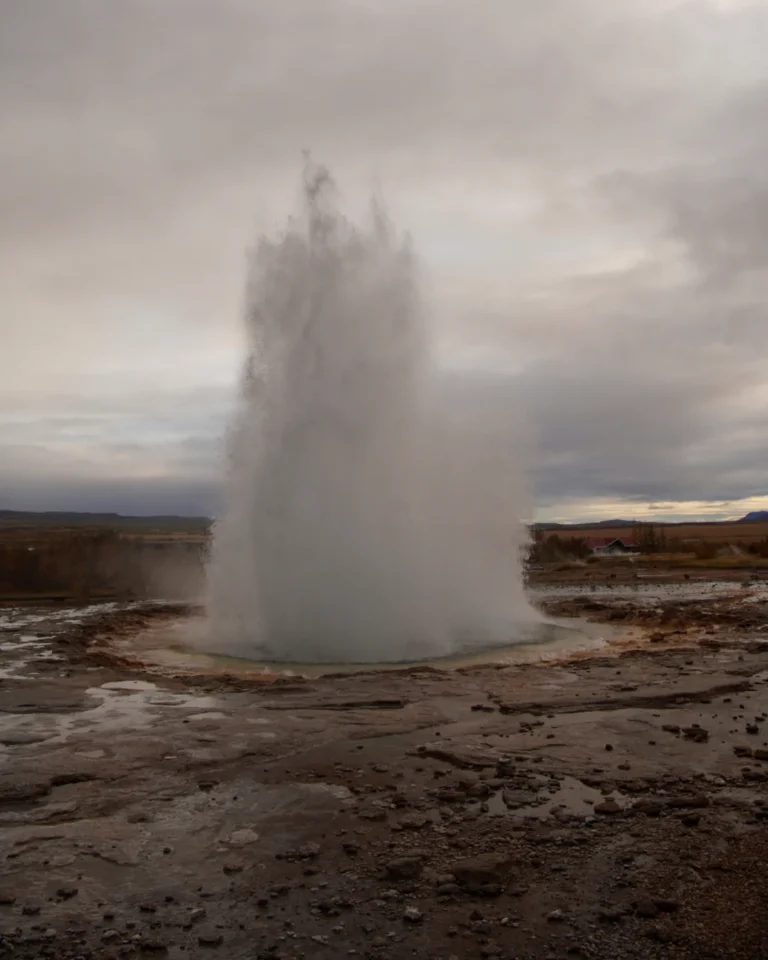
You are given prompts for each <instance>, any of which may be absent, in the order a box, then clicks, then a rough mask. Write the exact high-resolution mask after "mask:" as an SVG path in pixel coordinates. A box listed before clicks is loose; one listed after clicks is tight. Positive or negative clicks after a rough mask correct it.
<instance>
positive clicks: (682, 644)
mask: <svg viewBox="0 0 768 960" xmlns="http://www.w3.org/2000/svg"><path fill="white" fill-rule="evenodd" d="M541 601H542V603H543V604H544V605H545V606H546V607H547V609H549V610H550V611H551V612H553V613H557V614H560V615H565V614H567V615H570V616H573V615H585V616H589V617H591V618H593V619H598V620H603V621H610V622H612V623H617V624H624V623H626V624H631V625H633V627H634V628H635V629H634V631H633V632H632V633H631V634H629V633H628V634H627V637H626V639H625V640H624V641H617V642H616V643H613V644H611V645H609V646H608V647H603V648H602V649H599V650H593V651H591V652H585V651H582V652H581V653H580V654H579V655H578V656H574V657H571V658H570V659H561V660H559V661H556V662H537V663H519V664H511V665H505V666H503V667H498V666H494V665H493V664H485V665H478V666H474V667H472V668H467V669H462V670H453V671H451V670H439V669H435V668H434V667H413V668H410V669H408V670H403V671H394V672H381V671H371V672H368V673H357V674H351V675H344V676H341V675H337V676H332V677H321V678H316V679H311V680H303V679H301V678H286V677H280V678H275V679H272V678H269V677H265V676H248V675H238V676H227V675H225V674H219V675H217V676H204V675H200V676H194V677H190V676H185V677H174V676H172V675H170V674H169V672H168V671H165V672H159V671H150V670H149V669H148V668H146V667H142V664H141V662H140V661H139V660H133V661H131V660H130V658H126V656H125V653H124V648H123V647H120V652H119V653H118V652H116V651H117V649H118V645H116V644H115V642H114V640H115V638H116V637H120V636H123V637H125V636H126V635H127V634H129V633H130V631H132V630H136V629H137V628H138V627H140V626H141V625H142V624H145V623H146V622H148V621H152V620H153V619H157V618H162V617H168V616H170V615H178V611H177V610H175V609H169V608H163V607H146V608H145V607H138V608H137V607H136V606H135V605H134V606H133V607H126V608H121V607H115V606H111V607H105V608H101V609H99V608H97V609H94V610H91V611H57V612H52V611H50V610H48V611H46V610H36V611H24V612H20V611H13V612H11V613H8V611H6V615H5V619H4V620H3V621H2V624H1V626H2V632H1V633H0V677H1V678H2V679H1V680H0V711H1V712H0V743H1V744H2V746H1V747H0V764H1V766H0V857H2V865H3V869H2V873H1V874H0V956H8V957H13V958H29V960H32V958H43V957H46V958H55V960H59V958H61V960H64V958H71V960H73V958H76V957H81V958H87V960H96V958H99V960H107V958H121V957H135V958H140V957H143V956H151V955H154V956H160V957H168V958H175V960H179V958H198V957H217V956H218V957H222V958H233V960H234V958H249V960H293V958H297V960H298V958H317V960H331V958H333V960H336V958H340V957H361V958H373V960H400V958H406V957H414V958H419V960H451V958H453V960H474V958H486V960H489V958H494V957H496V958H500V960H545V958H553V960H560V958H570V957H574V958H592V960H623V958H627V960H629V958H633V960H645V958H656V957H659V958H670V960H694V958H695V960H705V958H709V960H720V958H722V960H725V958H730V960H765V957H766V956H768V894H766V888H767V882H768V866H767V864H768V595H767V594H766V593H765V591H764V587H763V586H762V585H761V584H752V585H749V584H748V585H747V586H743V585H741V584H736V585H731V586H728V587H727V588H725V589H720V588H719V587H716V586H713V587H712V589H711V590H710V589H709V585H707V584H702V585H701V591H700V592H699V593H698V594H697V593H696V591H689V593H681V594H679V595H677V594H675V592H674V591H666V592H665V591H663V590H657V591H656V592H654V590H653V589H651V588H649V589H648V590H645V591H638V592H637V593H636V594H633V593H631V592H628V591H626V590H625V591H622V590H609V589H606V588H605V584H604V585H602V586H601V588H600V589H599V590H597V591H596V592H592V591H591V590H590V589H586V590H582V589H578V590H575V589H574V590H572V591H570V592H569V591H567V590H563V591H560V592H557V591H554V592H551V593H545V594H543V595H542V597H541Z"/></svg>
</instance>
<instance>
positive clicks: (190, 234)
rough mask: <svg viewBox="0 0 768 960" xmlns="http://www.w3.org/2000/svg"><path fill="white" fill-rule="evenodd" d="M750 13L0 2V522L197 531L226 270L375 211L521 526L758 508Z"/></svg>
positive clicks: (216, 420) (647, 7)
mask: <svg viewBox="0 0 768 960" xmlns="http://www.w3.org/2000/svg"><path fill="white" fill-rule="evenodd" d="M766 50H768V0H752V2H749V0H690V2H676V0H546V2H540V3H533V2H530V0H474V2H467V0H322V2H319V0H120V2H110V0H3V2H2V4H0V297H1V298H2V300H1V302H0V333H1V340H0V508H2V507H11V508H19V509H87V510H101V509H112V510H119V511H121V512H136V513H151V512H174V513H204V512H209V511H211V510H214V509H215V503H216V491H217V487H218V475H219V470H220V451H221V437H222V435H223V431H224V428H225V423H226V416H227V411H228V409H229V407H230V404H231V398H232V389H233V382H234V379H235V376H236V372H237V368H238V363H239V359H240V352H241V329H240V315H239V314H240V306H241V291H242V287H243V282H244V261H245V256H244V251H245V249H246V248H247V247H248V246H249V245H250V244H251V243H252V241H253V239H254V237H256V236H257V235H258V234H259V232H261V231H263V230H270V229H272V228H273V227H274V226H275V225H276V224H279V223H280V221H281V219H282V218H283V217H284V216H285V214H286V213H288V212H290V211H291V210H292V208H293V207H294V204H295V200H296V196H297V183H298V179H299V174H300V167H301V151H302V150H303V149H305V148H309V149H311V150H312V152H313V155H314V156H315V157H316V158H317V159H320V160H323V161H324V162H326V163H327V164H328V165H329V166H330V167H331V169H332V170H333V172H334V175H335V176H336V179H337V180H338V182H339V185H340V188H341V191H342V194H343V196H344V197H345V199H346V201H347V202H348V204H349V206H350V209H351V210H352V211H353V212H354V210H355V209H356V208H357V207H358V206H359V205H360V204H361V202H362V198H363V197H364V196H365V194H366V193H367V192H368V191H369V190H370V189H371V188H379V189H381V191H382V192H383V193H384V195H385V196H386V198H387V201H388V203H389V205H390V207H391V209H392V212H393V215H394V217H395V219H396V220H397V222H398V223H399V225H401V226H402V227H404V228H406V229H408V230H410V232H411V233H412V235H413V237H414V241H415V245H416V247H417V249H418V252H419V254H420V255H421V258H422V261H423V265H424V274H425V285H426V295H427V298H428V302H429V303H430V309H431V312H432V316H433V318H434V323H435V329H436V332H437V334H438V336H439V337H440V343H441V355H442V357H443V358H444V362H445V363H446V364H447V365H449V366H451V367H454V368H455V367H459V368H462V369H463V370H465V371H466V375H467V376H471V377H478V378H483V377H486V376H488V375H489V372H490V373H491V374H492V375H493V378H494V383H496V384H499V383H501V384H502V386H501V389H502V391H508V393H509V400H508V402H509V404H510V406H511V407H512V406H514V409H515V411H516V412H517V411H519V410H521V409H522V411H523V412H524V414H525V417H526V418H527V419H528V421H529V424H530V426H531V429H532V430H533V432H534V434H535V437H536V439H537V444H538V455H537V457H536V459H535V462H534V463H533V465H532V466H533V471H532V478H531V481H532V488H533V494H534V497H535V500H536V503H537V505H538V515H539V516H540V517H542V518H548V519H552V518H558V519H562V518H574V517H586V518H592V517H594V518H601V517H602V518H605V517H610V516H616V515H618V516H624V517H639V516H657V517H667V516H670V517H671V516H675V515H679V514H691V515H697V516H731V515H738V514H741V513H743V512H745V511H746V510H747V509H755V508H759V507H766V506H768V502H767V501H766V499H765V493H766V490H767V489H768V483H767V482H766V481H767V478H768V444H766V435H767V433H768V385H767V384H766V358H767V357H768V56H766Z"/></svg>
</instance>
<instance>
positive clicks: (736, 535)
mask: <svg viewBox="0 0 768 960" xmlns="http://www.w3.org/2000/svg"><path fill="white" fill-rule="evenodd" d="M651 526H652V527H653V528H654V529H655V530H656V531H657V533H661V532H663V533H664V534H665V536H666V538H667V540H675V541H686V540H689V541H692V543H698V542H701V541H717V542H721V543H733V544H742V543H743V544H746V543H754V541H755V540H762V539H763V538H764V537H768V523H733V522H731V521H727V522H723V521H719V522H714V521H713V522H711V523H658V524H643V525H642V528H641V529H645V530H648V529H649V528H650V527H651ZM637 529H638V528H636V527H629V526H619V527H601V526H591V527H589V526H584V527H582V526H573V527H562V528H560V529H558V530H545V531H543V536H544V537H551V536H552V535H553V534H557V535H558V536H560V537H563V538H571V537H573V538H581V537H584V538H586V539H589V538H592V537H594V538H606V539H610V540H613V539H615V538H616V537H618V538H620V539H623V538H625V537H626V538H627V539H629V540H633V539H635V535H636V532H637Z"/></svg>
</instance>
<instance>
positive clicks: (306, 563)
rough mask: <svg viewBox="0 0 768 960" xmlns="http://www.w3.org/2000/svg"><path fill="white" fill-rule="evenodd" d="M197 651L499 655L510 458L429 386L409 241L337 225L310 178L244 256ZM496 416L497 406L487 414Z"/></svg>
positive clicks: (515, 541)
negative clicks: (295, 211)
mask: <svg viewBox="0 0 768 960" xmlns="http://www.w3.org/2000/svg"><path fill="white" fill-rule="evenodd" d="M245 319H246V324H247V333H248V341H249V356H248V360H247V364H246V370H245V374H244V376H243V382H242V388H241V396H240V401H239V406H238V409H237V411H236V413H235V416H234V422H233V424H232V431H231V438H230V442H231V462H230V475H229V479H228V488H227V501H226V504H227V505H226V511H225V513H224V515H223V516H222V517H221V518H220V520H219V521H218V522H217V524H216V526H215V530H214V539H213V546H212V551H211V559H210V563H209V571H208V576H209V605H208V613H209V636H208V641H207V644H208V647H209V649H213V650H216V651H219V652H224V653H230V654H236V655H239V656H245V657H249V658H253V659H270V660H281V661H290V662H326V663H330V662H341V661H346V662H355V663H357V662H359V663H363V662H372V661H407V660H419V659H425V658H431V657H441V656H450V655H453V654H458V653H461V652H464V651H467V650H470V649H477V648H480V647H491V646H495V645H499V644H509V643H514V642H515V640H517V639H521V638H522V633H521V628H523V627H524V626H525V625H526V624H530V623H532V622H533V621H535V620H538V619H539V618H538V616H537V614H536V613H535V612H534V611H533V610H532V608H531V607H530V606H529V605H528V603H527V601H526V599H525V596H524V593H523V587H522V578H521V569H520V549H521V546H522V543H523V540H524V536H525V534H524V530H523V527H522V525H521V523H520V511H521V509H522V507H523V503H522V502H521V498H520V492H521V486H520V483H519V481H520V477H519V475H518V474H519V471H518V470H517V469H516V466H515V459H516V458H515V450H514V449H513V445H512V444H511V442H510V441H509V438H508V436H507V433H506V428H505V424H504V423H503V422H500V418H499V417H498V416H495V417H494V416H491V415H488V416H485V415H484V411H483V410H482V408H481V407H480V408H478V406H477V404H476V403H465V402H463V401H461V400H460V399H459V400H458V401H457V398H456V396H455V395H454V394H451V397H450V399H449V398H448V393H450V391H447V390H446V387H445V376H444V375H443V374H441V373H440V371H439V370H438V369H437V367H436V365H435V362H434V359H433V356H432V353H431V343H430V337H429V335H428V327H427V324H426V323H425V319H424V314H423V311H422V305H421V303H420V301H419V293H418V282H417V278H416V275H415V264H414V259H413V255H412V253H411V250H410V248H409V245H408V243H406V242H404V241H403V240H402V239H401V238H399V237H398V236H397V234H396V233H395V231H394V230H393V228H392V225H391V223H390V222H389V220H388V218H387V217H386V216H385V214H384V212H383V210H382V209H381V207H380V206H379V205H377V204H374V205H373V206H372V210H371V215H370V219H369V222H368V223H367V224H365V225H364V226H356V225H354V224H352V223H350V222H349V221H348V220H347V219H346V218H345V217H343V216H342V215H341V214H340V213H339V211H338V209H337V205H336V196H335V190H334V187H333V184H332V182H331V180H330V178H329V176H328V174H327V173H326V172H325V171H324V170H319V171H310V172H309V173H308V174H307V176H306V177H305V189H304V209H303V211H302V214H301V216H299V217H297V218H296V219H292V220H290V221H289V223H288V225H287V228H286V230H285V232H284V233H283V234H282V235H280V236H278V237H277V238H276V239H273V240H270V239H263V240H262V241H261V243H260V244H259V246H258V249H257V251H256V253H255V256H254V261H253V265H252V273H251V278H250V282H249V285H248V299H247V308H246V317H245ZM496 413H498V411H497V412H496Z"/></svg>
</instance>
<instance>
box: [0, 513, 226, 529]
mask: <svg viewBox="0 0 768 960" xmlns="http://www.w3.org/2000/svg"><path fill="white" fill-rule="evenodd" d="M210 525H211V521H210V519H209V518H208V517H178V516H155V517H127V516H123V515H122V514H120V513H77V512H69V511H61V510H50V511H45V512H42V513H37V512H34V511H27V510H0V530H3V529H5V530H9V529H15V530H19V529H29V528H30V527H59V528H62V527H65V528H72V527H85V528H88V527H102V528H103V527H108V528H110V529H111V530H115V529H119V530H128V531H130V530H167V531H171V530H180V531H182V530H183V531H193V530H194V531H206V530H208V528H209V527H210Z"/></svg>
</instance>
